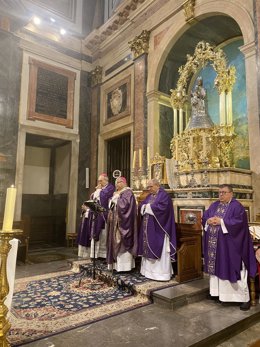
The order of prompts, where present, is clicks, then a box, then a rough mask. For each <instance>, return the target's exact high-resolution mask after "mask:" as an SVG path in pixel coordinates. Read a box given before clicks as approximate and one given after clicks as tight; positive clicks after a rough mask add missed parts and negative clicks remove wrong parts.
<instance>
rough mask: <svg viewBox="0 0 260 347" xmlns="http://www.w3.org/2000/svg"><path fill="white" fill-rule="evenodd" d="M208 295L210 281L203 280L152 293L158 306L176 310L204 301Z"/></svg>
mask: <svg viewBox="0 0 260 347" xmlns="http://www.w3.org/2000/svg"><path fill="white" fill-rule="evenodd" d="M208 293H209V280H208V279H207V278H202V279H198V280H193V281H190V282H186V283H182V284H177V285H176V286H173V287H169V288H164V289H160V290H157V291H154V292H153V293H152V300H153V302H154V303H156V304H160V305H163V306H165V307H168V308H171V309H175V308H177V307H181V306H183V305H187V304H190V303H193V302H197V301H200V300H203V299H205V298H206V297H207V295H208Z"/></svg>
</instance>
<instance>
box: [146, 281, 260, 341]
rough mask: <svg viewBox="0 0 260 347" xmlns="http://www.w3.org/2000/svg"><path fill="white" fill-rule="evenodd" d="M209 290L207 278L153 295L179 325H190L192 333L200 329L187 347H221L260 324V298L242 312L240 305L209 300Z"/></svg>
mask: <svg viewBox="0 0 260 347" xmlns="http://www.w3.org/2000/svg"><path fill="white" fill-rule="evenodd" d="M208 291H209V286H208V279H207V278H204V279H200V280H195V281H191V282H187V283H182V284H177V285H176V286H173V287H171V288H165V289H161V290H158V291H155V292H153V295H152V299H153V302H154V304H156V305H158V306H159V307H162V308H168V309H169V311H170V310H171V311H172V314H173V315H174V316H173V317H172V318H173V319H176V323H175V324H176V326H177V325H178V324H180V325H184V324H186V323H185V322H189V324H190V329H191V330H192V327H193V328H194V327H195V326H197V328H196V332H195V331H194V332H193V338H191V339H189V342H188V341H186V342H188V343H187V344H185V346H189V347H209V346H210V347H214V346H219V344H220V343H222V342H224V341H226V340H227V339H229V338H230V337H233V336H235V335H237V334H239V333H241V332H242V331H244V330H246V329H248V328H249V327H251V326H252V325H254V324H255V323H257V322H260V304H259V299H258V300H257V301H258V302H257V305H256V306H252V307H251V308H250V310H248V311H241V310H240V309H239V304H238V303H227V304H224V305H223V304H221V303H219V302H217V301H214V300H209V299H207V295H208ZM182 321H183V322H182ZM173 325H174V324H173ZM198 328H199V330H197V329H198ZM187 333H188V332H187ZM259 338H260V333H259ZM241 346H242V345H241Z"/></svg>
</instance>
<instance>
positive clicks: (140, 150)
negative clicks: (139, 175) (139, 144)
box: [139, 148, 143, 168]
mask: <svg viewBox="0 0 260 347" xmlns="http://www.w3.org/2000/svg"><path fill="white" fill-rule="evenodd" d="M142 166H143V158H142V149H141V148H140V149H139V167H140V168H141V167H142Z"/></svg>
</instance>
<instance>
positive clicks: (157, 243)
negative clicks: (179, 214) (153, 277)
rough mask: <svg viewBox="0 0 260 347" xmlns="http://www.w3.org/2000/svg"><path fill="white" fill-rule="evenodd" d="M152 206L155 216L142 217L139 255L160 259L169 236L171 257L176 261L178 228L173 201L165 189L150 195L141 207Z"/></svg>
mask: <svg viewBox="0 0 260 347" xmlns="http://www.w3.org/2000/svg"><path fill="white" fill-rule="evenodd" d="M145 204H150V206H151V209H152V211H153V213H154V216H152V215H149V214H145V215H144V216H143V217H142V223H141V229H140V235H139V250H138V254H139V255H140V256H143V257H145V258H148V259H160V258H161V254H162V249H163V244H164V237H165V235H167V236H168V237H169V241H170V257H171V260H172V261H174V260H175V254H176V226H175V220H174V211H173V205H172V199H171V198H170V196H169V195H168V194H167V193H166V191H165V190H164V189H163V188H160V189H159V191H158V192H157V194H155V195H153V194H149V195H148V196H147V197H146V199H145V200H144V201H143V202H142V203H141V205H140V207H141V206H142V205H145Z"/></svg>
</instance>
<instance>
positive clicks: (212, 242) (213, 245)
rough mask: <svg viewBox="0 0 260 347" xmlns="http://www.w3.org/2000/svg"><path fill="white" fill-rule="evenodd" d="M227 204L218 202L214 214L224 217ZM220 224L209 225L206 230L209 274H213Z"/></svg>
mask: <svg viewBox="0 0 260 347" xmlns="http://www.w3.org/2000/svg"><path fill="white" fill-rule="evenodd" d="M228 206H229V204H223V203H220V204H219V205H218V208H217V210H216V213H215V216H217V217H220V218H222V219H223V218H224V216H225V214H226V212H227V209H228ZM220 228H221V226H220V225H209V228H208V230H207V231H206V232H208V233H209V238H208V273H209V274H210V275H215V264H216V254H217V245H218V232H219V230H220Z"/></svg>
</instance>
